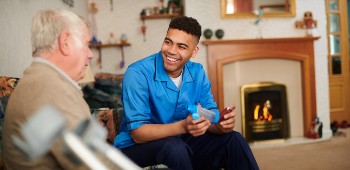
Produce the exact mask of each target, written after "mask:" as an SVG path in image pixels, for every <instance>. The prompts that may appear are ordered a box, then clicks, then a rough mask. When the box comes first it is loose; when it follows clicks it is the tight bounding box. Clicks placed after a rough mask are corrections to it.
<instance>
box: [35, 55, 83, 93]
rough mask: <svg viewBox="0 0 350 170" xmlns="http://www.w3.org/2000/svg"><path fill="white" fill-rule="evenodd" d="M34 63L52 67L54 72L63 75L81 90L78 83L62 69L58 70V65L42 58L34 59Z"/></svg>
mask: <svg viewBox="0 0 350 170" xmlns="http://www.w3.org/2000/svg"><path fill="white" fill-rule="evenodd" d="M33 62H37V63H43V64H46V65H48V66H50V67H52V68H53V69H54V70H56V71H57V72H58V73H59V74H60V75H62V76H63V77H64V78H65V79H66V80H68V82H70V83H71V84H72V85H73V86H74V87H75V88H77V89H79V90H81V87H80V86H79V84H78V83H77V82H75V81H74V80H73V79H72V78H70V77H69V76H68V75H67V74H66V73H65V72H63V71H62V70H61V69H60V68H58V67H57V66H56V65H54V64H52V63H51V62H50V61H48V60H46V59H44V58H41V57H34V59H33Z"/></svg>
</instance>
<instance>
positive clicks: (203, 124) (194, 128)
mask: <svg viewBox="0 0 350 170" xmlns="http://www.w3.org/2000/svg"><path fill="white" fill-rule="evenodd" d="M186 125H187V131H188V133H190V134H191V135H192V136H200V135H203V134H204V133H205V132H206V131H207V130H208V128H209V127H210V125H211V123H210V122H209V120H207V119H205V118H204V117H200V118H199V119H198V120H194V119H193V118H192V116H191V115H188V116H187V119H186Z"/></svg>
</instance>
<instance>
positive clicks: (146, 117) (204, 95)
mask: <svg viewBox="0 0 350 170" xmlns="http://www.w3.org/2000/svg"><path fill="white" fill-rule="evenodd" d="M182 76H183V77H182V84H181V86H180V89H178V88H177V87H176V85H175V84H174V82H173V81H172V80H171V78H170V77H169V76H168V74H167V73H166V71H165V68H164V61H163V58H162V54H161V52H158V53H156V54H153V55H151V56H149V57H147V58H144V59H142V60H139V61H137V62H135V63H133V64H131V65H130V66H129V67H128V69H127V70H126V72H125V74H124V77H123V84H122V86H123V87H122V101H123V106H124V114H123V115H122V123H121V126H120V130H119V132H118V135H117V136H116V138H115V140H114V146H116V147H117V148H126V147H129V146H132V145H134V144H135V142H134V141H133V140H132V138H131V135H130V131H131V130H134V129H137V128H139V127H140V126H142V125H144V124H168V123H173V122H177V121H180V120H183V119H186V117H187V115H188V111H187V106H188V105H193V104H197V103H200V104H201V106H202V107H204V108H207V109H210V110H212V111H214V112H219V111H218V109H217V105H216V102H215V101H214V99H213V95H212V93H211V84H210V81H209V79H208V77H207V76H206V74H205V71H204V69H203V66H202V65H201V64H199V63H194V62H191V61H188V62H187V63H186V64H185V67H184V70H183V74H182Z"/></svg>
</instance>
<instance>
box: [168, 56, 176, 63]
mask: <svg viewBox="0 0 350 170" xmlns="http://www.w3.org/2000/svg"><path fill="white" fill-rule="evenodd" d="M167 58H168V60H169V61H172V62H175V61H176V59H175V58H170V57H167Z"/></svg>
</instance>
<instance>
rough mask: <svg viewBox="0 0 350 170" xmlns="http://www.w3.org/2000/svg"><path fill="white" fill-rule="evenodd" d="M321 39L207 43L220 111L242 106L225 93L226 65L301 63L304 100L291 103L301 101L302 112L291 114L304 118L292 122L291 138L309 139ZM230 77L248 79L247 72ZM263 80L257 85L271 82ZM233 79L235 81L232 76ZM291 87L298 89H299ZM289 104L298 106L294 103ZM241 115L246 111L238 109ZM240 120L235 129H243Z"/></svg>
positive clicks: (211, 79)
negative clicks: (316, 54) (316, 55)
mask: <svg viewBox="0 0 350 170" xmlns="http://www.w3.org/2000/svg"><path fill="white" fill-rule="evenodd" d="M317 39H319V37H293V38H266V39H265V38H264V39H243V40H206V41H203V44H204V45H206V47H207V57H208V76H209V79H210V81H211V83H212V93H213V96H214V99H215V100H216V101H217V103H218V107H219V109H223V108H224V107H225V106H226V105H228V104H238V106H240V103H239V102H235V103H231V102H230V103H228V102H227V101H228V99H227V98H226V96H227V95H230V94H231V93H225V86H226V84H225V81H227V79H226V78H225V77H224V70H225V66H228V65H231V64H234V65H237V64H238V65H239V64H240V63H246V62H250V61H252V62H253V61H257V62H258V61H259V62H260V61H270V60H271V61H276V60H278V61H282V62H283V61H286V62H292V63H293V62H294V63H295V62H296V63H299V66H300V76H299V77H300V79H299V80H298V81H300V82H301V83H300V85H299V87H300V88H301V91H300V94H298V95H300V96H301V98H300V100H297V99H296V98H292V99H291V100H288V102H290V101H300V102H301V109H300V110H301V111H300V112H299V111H298V112H293V113H291V114H290V116H295V115H298V117H300V119H297V120H296V119H291V120H290V136H291V137H293V136H300V135H301V136H302V135H304V136H306V134H307V132H308V130H309V129H310V128H311V123H310V122H312V119H313V118H314V117H315V116H317V110H316V89H315V66H314V41H315V40H317ZM267 65H269V64H267ZM260 66H261V65H260ZM278 66H279V65H278ZM236 68H237V67H236ZM240 68H243V67H240ZM244 68H245V67H244ZM282 70H283V68H282ZM274 73H276V74H278V73H280V72H279V71H275V72H274ZM230 74H231V75H237V74H239V75H242V77H244V76H246V72H231V73H230ZM258 74H259V73H258ZM255 75H257V74H255ZM284 77H289V75H284ZM261 78H262V79H261V80H256V81H255V82H263V81H270V80H265V79H264V77H263V76H261ZM230 79H232V76H231V77H230ZM274 81H275V80H274ZM275 82H279V81H275ZM291 87H293V89H294V87H295V86H291ZM236 91H237V93H238V94H237V95H234V98H236V97H235V96H239V88H238V87H237V89H234V93H235V94H236ZM289 104H294V102H292V103H289ZM291 107H293V106H291ZM293 108H294V107H293ZM241 112H242V108H241V109H238V110H236V114H237V118H240V117H241V116H242V115H241V114H242V113H241ZM236 121H238V123H236V128H235V129H237V128H241V127H237V125H238V126H240V125H239V122H241V121H242V120H236ZM242 124H243V123H242ZM295 127H298V128H300V127H301V129H300V131H301V133H299V131H298V132H295V131H294V129H296V128H295Z"/></svg>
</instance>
